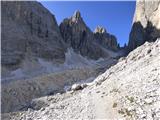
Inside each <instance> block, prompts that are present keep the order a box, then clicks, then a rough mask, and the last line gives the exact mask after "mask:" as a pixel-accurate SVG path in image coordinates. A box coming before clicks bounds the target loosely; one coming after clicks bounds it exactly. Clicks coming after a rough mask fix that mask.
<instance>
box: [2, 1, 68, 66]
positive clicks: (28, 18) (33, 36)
mask: <svg viewBox="0 0 160 120" xmlns="http://www.w3.org/2000/svg"><path fill="white" fill-rule="evenodd" d="M1 3H2V16H1V18H2V65H5V66H10V65H17V64H19V63H21V62H22V61H23V59H25V57H27V55H28V54H30V55H31V56H36V57H41V58H45V59H50V60H52V61H55V62H63V61H64V59H65V54H64V53H65V47H64V45H63V40H62V37H61V34H60V31H59V28H58V25H57V23H56V20H55V17H54V16H53V15H52V14H51V13H50V12H49V11H48V10H47V9H45V8H44V7H43V6H42V5H41V4H40V3H38V2H33V1H32V2H27V1H21V2H15V1H12V2H11V1H10V2H9V1H3V2H1Z"/></svg>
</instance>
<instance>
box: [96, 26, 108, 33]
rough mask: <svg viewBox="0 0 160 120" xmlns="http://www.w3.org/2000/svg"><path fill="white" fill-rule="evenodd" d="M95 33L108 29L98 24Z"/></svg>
mask: <svg viewBox="0 0 160 120" xmlns="http://www.w3.org/2000/svg"><path fill="white" fill-rule="evenodd" d="M94 33H106V29H105V28H104V27H101V26H97V27H96V29H95V30H94Z"/></svg>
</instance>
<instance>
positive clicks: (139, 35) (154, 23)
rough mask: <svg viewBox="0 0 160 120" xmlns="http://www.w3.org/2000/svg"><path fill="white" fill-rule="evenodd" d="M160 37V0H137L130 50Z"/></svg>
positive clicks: (129, 44)
mask: <svg viewBox="0 0 160 120" xmlns="http://www.w3.org/2000/svg"><path fill="white" fill-rule="evenodd" d="M158 37H160V0H153V1H150V0H149V1H148V0H137V3H136V10H135V14H134V20H133V26H132V29H131V32H130V37H129V43H128V50H129V51H132V50H133V49H135V48H136V47H138V46H140V45H142V44H143V43H144V42H145V41H155V40H156V39H157V38H158Z"/></svg>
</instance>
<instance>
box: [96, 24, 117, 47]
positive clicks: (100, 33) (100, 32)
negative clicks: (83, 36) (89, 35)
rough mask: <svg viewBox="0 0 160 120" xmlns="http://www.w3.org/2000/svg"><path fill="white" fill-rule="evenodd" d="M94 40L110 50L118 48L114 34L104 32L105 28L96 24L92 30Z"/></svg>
mask: <svg viewBox="0 0 160 120" xmlns="http://www.w3.org/2000/svg"><path fill="white" fill-rule="evenodd" d="M94 37H95V39H96V42H97V43H98V44H100V45H102V46H103V47H105V48H109V49H112V50H117V49H118V44H117V39H116V37H115V36H114V35H111V34H109V33H107V32H106V29H105V28H103V27H100V26H98V27H97V28H96V29H95V31H94Z"/></svg>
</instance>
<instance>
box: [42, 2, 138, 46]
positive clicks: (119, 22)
mask: <svg viewBox="0 0 160 120" xmlns="http://www.w3.org/2000/svg"><path fill="white" fill-rule="evenodd" d="M41 3H42V5H43V6H44V7H46V8H47V9H48V10H49V11H50V12H51V13H53V14H54V15H55V17H56V20H57V23H58V24H60V23H61V22H62V21H63V19H64V18H68V17H70V16H72V15H73V13H74V11H75V10H79V11H80V12H81V16H82V17H83V20H84V21H85V23H86V25H87V26H88V27H89V28H90V29H91V30H92V31H94V29H95V28H96V26H98V25H100V26H103V27H105V28H106V30H107V32H109V33H111V34H113V35H115V36H116V37H117V40H118V42H119V43H120V45H121V46H123V45H124V43H128V39H129V33H130V30H131V26H132V19H133V15H134V10H135V1H123V2H122V1H101V2H100V1H70V2H69V1H41Z"/></svg>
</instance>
